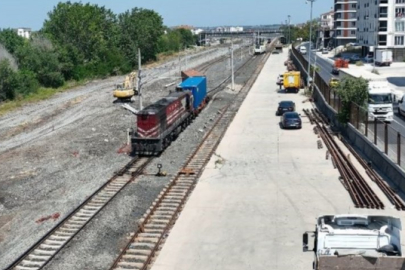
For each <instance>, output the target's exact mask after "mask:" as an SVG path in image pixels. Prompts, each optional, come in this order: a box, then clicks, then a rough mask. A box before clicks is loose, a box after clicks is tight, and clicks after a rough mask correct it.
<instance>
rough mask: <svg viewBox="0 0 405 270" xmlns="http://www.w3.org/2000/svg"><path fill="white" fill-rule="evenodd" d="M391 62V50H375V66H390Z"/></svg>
mask: <svg viewBox="0 0 405 270" xmlns="http://www.w3.org/2000/svg"><path fill="white" fill-rule="evenodd" d="M391 63H392V51H390V50H377V51H376V55H375V64H376V65H377V66H390V65H391Z"/></svg>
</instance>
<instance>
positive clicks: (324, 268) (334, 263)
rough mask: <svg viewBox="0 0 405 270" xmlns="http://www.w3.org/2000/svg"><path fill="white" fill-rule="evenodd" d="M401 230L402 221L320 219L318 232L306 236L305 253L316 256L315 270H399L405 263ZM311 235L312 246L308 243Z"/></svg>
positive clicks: (348, 216) (383, 218) (344, 217)
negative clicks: (311, 252)
mask: <svg viewBox="0 0 405 270" xmlns="http://www.w3.org/2000/svg"><path fill="white" fill-rule="evenodd" d="M401 226H402V225H401V220H400V219H399V218H395V217H391V216H377V215H376V216H374V215H356V214H345V215H324V216H320V217H318V218H317V222H316V225H315V231H312V232H306V233H304V234H303V251H304V252H308V251H313V252H314V253H315V259H314V263H313V269H316V270H332V269H336V270H337V269H340V270H345V269H346V270H348V269H357V270H366V269H374V270H385V269H391V270H400V269H402V266H403V265H404V263H405V258H404V257H403V256H402V250H401V230H402V227H401ZM309 234H311V237H313V239H314V242H313V243H309V242H308V236H309ZM311 244H312V245H313V248H312V250H311V249H310V247H309V245H311Z"/></svg>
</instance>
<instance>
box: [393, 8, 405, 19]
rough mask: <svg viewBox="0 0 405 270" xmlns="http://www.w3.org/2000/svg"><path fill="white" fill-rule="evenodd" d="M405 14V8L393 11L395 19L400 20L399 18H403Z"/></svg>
mask: <svg viewBox="0 0 405 270" xmlns="http://www.w3.org/2000/svg"><path fill="white" fill-rule="evenodd" d="M404 13H405V8H396V9H395V17H396V18H400V17H404V15H405V14H404Z"/></svg>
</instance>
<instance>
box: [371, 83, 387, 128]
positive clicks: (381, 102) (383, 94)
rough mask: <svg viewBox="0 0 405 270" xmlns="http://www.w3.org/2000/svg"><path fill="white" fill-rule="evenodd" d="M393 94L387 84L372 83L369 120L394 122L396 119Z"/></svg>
mask: <svg viewBox="0 0 405 270" xmlns="http://www.w3.org/2000/svg"><path fill="white" fill-rule="evenodd" d="M392 103H393V94H392V91H391V89H390V88H389V86H388V83H387V82H384V81H381V82H378V81H374V82H373V81H370V82H369V88H368V106H367V107H368V120H369V121H374V119H378V120H381V121H384V122H392V120H393V119H394V108H393V104H392Z"/></svg>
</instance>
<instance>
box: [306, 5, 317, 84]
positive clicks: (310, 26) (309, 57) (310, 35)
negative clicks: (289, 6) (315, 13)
mask: <svg viewBox="0 0 405 270" xmlns="http://www.w3.org/2000/svg"><path fill="white" fill-rule="evenodd" d="M308 1H309V2H311V14H310V20H309V46H308V84H309V82H310V79H311V74H310V71H311V39H312V6H313V4H314V2H315V0H307V2H308Z"/></svg>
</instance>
